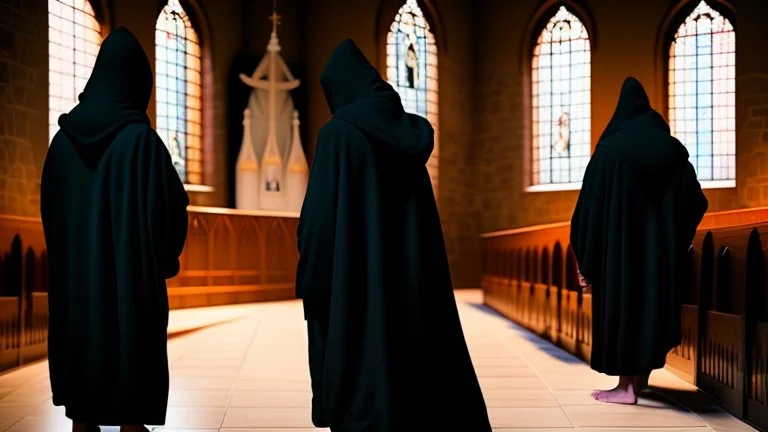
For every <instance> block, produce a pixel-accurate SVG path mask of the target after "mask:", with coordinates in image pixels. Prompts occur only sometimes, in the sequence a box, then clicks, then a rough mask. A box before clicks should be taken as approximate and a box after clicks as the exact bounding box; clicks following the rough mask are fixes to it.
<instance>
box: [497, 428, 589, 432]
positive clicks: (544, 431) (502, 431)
mask: <svg viewBox="0 0 768 432" xmlns="http://www.w3.org/2000/svg"><path fill="white" fill-rule="evenodd" d="M493 432H580V430H578V429H573V428H551V427H549V428H493Z"/></svg>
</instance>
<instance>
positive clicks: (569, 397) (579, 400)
mask: <svg viewBox="0 0 768 432" xmlns="http://www.w3.org/2000/svg"><path fill="white" fill-rule="evenodd" d="M591 393H592V391H591V390H552V394H553V395H554V397H555V399H557V402H558V403H559V404H560V405H562V406H567V405H602V402H598V401H596V400H595V399H594V398H593V397H592V395H591Z"/></svg>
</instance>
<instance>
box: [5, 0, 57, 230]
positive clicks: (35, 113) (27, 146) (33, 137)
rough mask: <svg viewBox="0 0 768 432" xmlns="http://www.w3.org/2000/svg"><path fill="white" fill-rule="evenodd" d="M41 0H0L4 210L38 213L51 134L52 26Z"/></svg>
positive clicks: (27, 213) (6, 211)
mask: <svg viewBox="0 0 768 432" xmlns="http://www.w3.org/2000/svg"><path fill="white" fill-rule="evenodd" d="M47 13H48V11H47V8H46V6H45V3H44V2H42V1H25V0H2V1H0V214H11V215H17V216H37V215H38V214H39V212H40V199H39V196H40V171H41V168H42V164H43V160H44V159H45V151H46V149H47V139H48V112H47V110H48V102H47V100H48V99H47V98H48V92H47V89H48V69H47V68H48V60H47V59H48V33H47V32H48V27H47Z"/></svg>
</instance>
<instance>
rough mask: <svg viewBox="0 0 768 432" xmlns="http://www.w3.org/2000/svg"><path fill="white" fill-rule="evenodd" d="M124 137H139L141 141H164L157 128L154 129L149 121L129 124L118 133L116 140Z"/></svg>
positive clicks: (132, 138) (130, 138)
mask: <svg viewBox="0 0 768 432" xmlns="http://www.w3.org/2000/svg"><path fill="white" fill-rule="evenodd" d="M123 139H124V140H129V141H132V140H135V139H139V140H141V141H162V140H161V139H160V136H159V135H158V134H157V132H156V131H155V129H153V128H152V126H151V125H149V124H147V123H133V124H129V125H128V126H126V127H125V128H123V130H121V131H120V132H119V133H118V134H117V135H115V140H123Z"/></svg>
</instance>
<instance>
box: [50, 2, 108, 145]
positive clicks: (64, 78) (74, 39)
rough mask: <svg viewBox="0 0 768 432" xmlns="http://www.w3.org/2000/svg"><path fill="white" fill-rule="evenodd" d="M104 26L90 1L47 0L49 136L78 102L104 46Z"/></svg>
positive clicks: (56, 129)
mask: <svg viewBox="0 0 768 432" xmlns="http://www.w3.org/2000/svg"><path fill="white" fill-rule="evenodd" d="M101 40H102V38H101V26H100V25H99V21H98V20H96V16H95V14H94V13H93V7H91V4H90V3H89V2H88V0H48V135H49V139H50V140H52V139H53V136H54V135H56V132H58V130H59V116H60V115H61V114H63V113H66V112H69V110H71V109H72V108H73V107H74V106H75V105H76V104H77V97H78V95H79V94H80V92H82V91H83V88H84V87H85V83H86V81H88V78H89V77H90V76H91V70H92V69H93V64H94V63H95V62H96V55H97V54H98V53H99V45H101Z"/></svg>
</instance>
